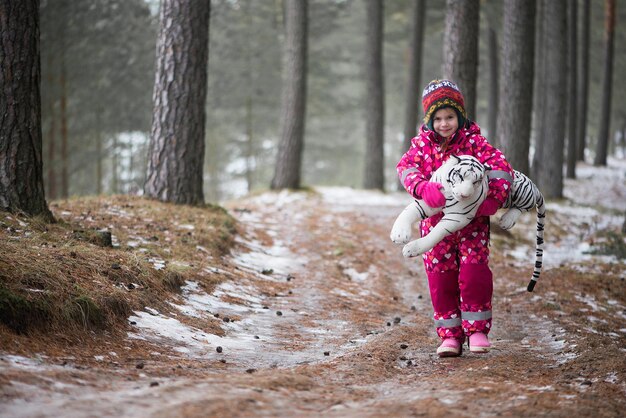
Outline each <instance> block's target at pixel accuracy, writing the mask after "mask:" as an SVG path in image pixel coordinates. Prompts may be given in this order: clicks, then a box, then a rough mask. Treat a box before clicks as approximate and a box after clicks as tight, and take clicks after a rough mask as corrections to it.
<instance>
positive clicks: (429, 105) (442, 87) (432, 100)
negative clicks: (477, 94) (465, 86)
mask: <svg viewBox="0 0 626 418" xmlns="http://www.w3.org/2000/svg"><path fill="white" fill-rule="evenodd" d="M422 106H423V107H424V125H426V126H428V129H430V130H431V131H432V130H433V121H432V116H433V115H434V114H435V112H436V111H437V110H439V109H441V108H444V107H451V108H453V109H454V110H455V111H456V114H457V116H458V117H459V128H460V127H462V126H463V125H465V122H466V121H467V113H466V112H465V100H464V99H463V94H462V93H461V90H459V87H458V86H457V85H456V84H455V83H453V82H452V81H450V80H433V81H431V82H430V83H428V85H427V86H426V88H425V89H424V92H423V93H422Z"/></svg>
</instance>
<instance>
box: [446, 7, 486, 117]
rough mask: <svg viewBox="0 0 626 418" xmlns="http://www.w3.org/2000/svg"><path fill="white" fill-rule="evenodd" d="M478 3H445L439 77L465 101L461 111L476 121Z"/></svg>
mask: <svg viewBox="0 0 626 418" xmlns="http://www.w3.org/2000/svg"><path fill="white" fill-rule="evenodd" d="M479 12H480V2H479V0H447V2H446V27H445V32H444V38H443V61H444V63H443V75H444V77H445V78H447V79H450V80H452V81H455V82H456V83H457V84H458V86H459V88H460V89H461V91H462V92H463V96H464V97H465V110H466V111H467V115H468V117H469V118H470V119H475V118H476V76H477V72H478V32H479V22H480V13H479Z"/></svg>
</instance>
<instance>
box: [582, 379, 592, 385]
mask: <svg viewBox="0 0 626 418" xmlns="http://www.w3.org/2000/svg"><path fill="white" fill-rule="evenodd" d="M592 384H593V382H592V381H591V380H585V381H584V382H582V383H581V384H580V385H581V386H591V385H592Z"/></svg>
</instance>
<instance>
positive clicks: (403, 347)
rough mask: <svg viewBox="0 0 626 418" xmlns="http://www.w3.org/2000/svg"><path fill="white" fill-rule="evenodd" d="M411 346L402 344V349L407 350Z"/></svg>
mask: <svg viewBox="0 0 626 418" xmlns="http://www.w3.org/2000/svg"><path fill="white" fill-rule="evenodd" d="M408 347H409V346H408V345H407V344H400V348H401V349H403V350H406V349H407V348H408Z"/></svg>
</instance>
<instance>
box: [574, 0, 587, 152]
mask: <svg viewBox="0 0 626 418" xmlns="http://www.w3.org/2000/svg"><path fill="white" fill-rule="evenodd" d="M581 14H582V18H583V19H582V25H581V32H582V33H581V40H580V56H581V59H580V75H579V77H578V92H577V98H578V116H577V120H578V128H577V130H576V134H577V139H576V148H577V151H576V159H577V160H578V161H584V160H585V147H586V142H587V107H588V103H589V26H590V25H591V0H583V9H582V11H581Z"/></svg>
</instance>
